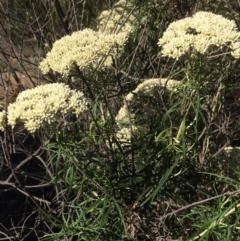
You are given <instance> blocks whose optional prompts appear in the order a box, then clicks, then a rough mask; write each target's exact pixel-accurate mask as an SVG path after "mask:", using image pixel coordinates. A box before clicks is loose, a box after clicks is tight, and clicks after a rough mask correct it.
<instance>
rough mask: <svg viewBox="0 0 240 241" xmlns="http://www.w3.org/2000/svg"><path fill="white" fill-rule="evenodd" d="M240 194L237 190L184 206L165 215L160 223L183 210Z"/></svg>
mask: <svg viewBox="0 0 240 241" xmlns="http://www.w3.org/2000/svg"><path fill="white" fill-rule="evenodd" d="M239 193H240V190H237V191H233V192H230V191H228V192H226V193H223V194H220V195H217V196H215V197H210V198H207V199H204V200H201V201H198V202H194V203H191V204H189V205H187V206H184V207H181V208H179V209H178V210H175V211H172V212H171V213H168V214H166V215H164V216H163V217H161V218H159V220H160V221H162V220H163V219H166V218H167V217H171V216H172V215H175V214H177V213H179V212H181V211H183V210H186V209H188V208H191V207H194V206H197V205H199V204H203V203H206V202H209V201H211V200H214V199H218V198H221V197H226V196H234V195H238V194H239Z"/></svg>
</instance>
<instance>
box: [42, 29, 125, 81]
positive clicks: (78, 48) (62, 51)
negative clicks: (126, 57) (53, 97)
mask: <svg viewBox="0 0 240 241" xmlns="http://www.w3.org/2000/svg"><path fill="white" fill-rule="evenodd" d="M126 40H127V33H125V32H120V33H119V34H106V33H101V32H96V31H94V30H91V29H84V30H82V31H78V32H74V33H73V34H72V35H70V36H65V37H63V38H61V39H60V40H58V41H56V42H55V43H54V45H53V48H52V50H51V51H50V52H49V53H48V54H47V56H46V59H44V60H43V61H42V62H41V63H40V66H39V67H40V69H41V70H42V72H43V73H48V72H49V71H50V69H52V70H53V71H56V72H58V73H60V74H62V75H63V76H68V75H69V74H70V72H71V70H73V69H74V68H75V67H76V66H77V67H79V68H80V69H84V68H87V67H91V66H93V67H100V68H101V67H107V66H111V64H112V58H111V56H113V57H116V56H117V54H118V51H119V49H121V48H122V47H123V46H124V44H125V42H126ZM107 56H108V57H107Z"/></svg>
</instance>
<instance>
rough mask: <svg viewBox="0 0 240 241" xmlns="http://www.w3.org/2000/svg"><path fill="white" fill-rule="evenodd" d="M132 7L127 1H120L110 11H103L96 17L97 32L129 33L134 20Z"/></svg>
mask: <svg viewBox="0 0 240 241" xmlns="http://www.w3.org/2000/svg"><path fill="white" fill-rule="evenodd" d="M132 7H133V6H132V4H131V3H130V2H129V1H126V0H120V1H118V2H117V3H115V4H114V5H113V8H112V9H110V10H106V11H103V12H102V13H101V14H100V16H99V17H98V21H99V23H98V30H99V31H100V32H104V33H119V32H126V33H128V32H130V31H131V30H132V26H133V22H134V20H135V19H136V18H135V16H134V12H132V11H131V10H132Z"/></svg>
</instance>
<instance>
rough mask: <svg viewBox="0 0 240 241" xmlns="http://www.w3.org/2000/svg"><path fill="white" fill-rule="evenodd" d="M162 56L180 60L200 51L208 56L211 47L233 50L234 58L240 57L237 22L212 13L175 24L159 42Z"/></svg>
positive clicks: (170, 26)
mask: <svg viewBox="0 0 240 241" xmlns="http://www.w3.org/2000/svg"><path fill="white" fill-rule="evenodd" d="M158 45H159V46H162V55H163V56H167V57H171V58H174V59H179V58H180V57H181V56H183V55H186V54H188V53H189V51H190V53H194V51H196V52H197V53H200V54H207V53H209V51H210V50H211V47H213V46H215V47H218V48H223V47H229V48H230V49H231V55H232V56H233V57H234V58H239V57H240V33H239V31H238V30H237V25H236V23H235V22H234V21H231V20H228V19H226V18H224V17H222V16H221V15H217V14H213V13H211V12H198V13H196V14H195V15H193V17H187V18H184V19H181V20H178V21H175V22H173V23H171V24H170V25H169V26H168V28H167V30H166V31H165V32H164V34H163V36H162V38H160V39H159V42H158Z"/></svg>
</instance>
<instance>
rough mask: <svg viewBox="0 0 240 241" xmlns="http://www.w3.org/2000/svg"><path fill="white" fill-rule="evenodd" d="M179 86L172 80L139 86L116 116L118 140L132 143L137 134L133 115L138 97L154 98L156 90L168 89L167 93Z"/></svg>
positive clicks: (149, 82) (159, 80)
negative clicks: (134, 135) (132, 138)
mask: <svg viewBox="0 0 240 241" xmlns="http://www.w3.org/2000/svg"><path fill="white" fill-rule="evenodd" d="M178 84H179V81H176V80H172V79H166V78H163V79H147V80H145V81H144V82H143V83H141V84H139V85H138V86H137V88H136V89H135V90H133V91H132V92H131V93H129V94H128V95H127V96H126V98H125V103H124V105H123V106H122V108H121V109H120V110H119V112H118V114H117V116H116V118H115V119H116V122H117V125H118V131H117V133H116V138H117V140H118V141H119V142H121V143H123V145H127V144H130V143H131V137H132V134H134V133H136V132H137V130H138V128H137V126H136V124H137V123H135V121H134V117H135V113H133V107H132V106H133V104H134V103H135V102H136V100H137V98H138V96H141V95H145V96H146V95H147V96H154V95H155V93H156V90H159V89H163V88H166V90H167V91H169V90H172V89H173V88H174V87H176V86H177V85H178Z"/></svg>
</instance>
